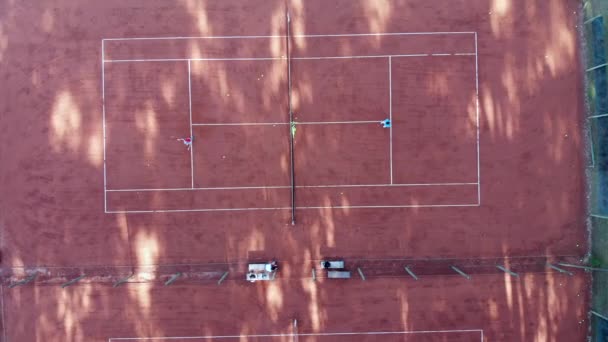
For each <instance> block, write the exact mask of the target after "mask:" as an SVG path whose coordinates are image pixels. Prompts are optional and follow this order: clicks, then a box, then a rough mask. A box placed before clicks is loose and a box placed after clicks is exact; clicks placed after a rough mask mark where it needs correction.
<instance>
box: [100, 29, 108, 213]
mask: <svg viewBox="0 0 608 342" xmlns="http://www.w3.org/2000/svg"><path fill="white" fill-rule="evenodd" d="M104 54H105V49H104V42H103V40H102V41H101V126H102V130H103V211H104V213H107V212H108V196H107V189H108V186H107V184H108V180H107V175H106V174H107V171H106V85H105V64H104V63H103V60H104V57H105V55H104Z"/></svg>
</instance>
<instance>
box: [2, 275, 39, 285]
mask: <svg viewBox="0 0 608 342" xmlns="http://www.w3.org/2000/svg"><path fill="white" fill-rule="evenodd" d="M36 277H38V272H34V274H32V275H30V276H29V277H27V278H25V279H23V280H20V281H18V282H15V283H12V284H10V285H9V286H8V288H9V289H12V288H14V287H17V286H22V285H25V284H29V283H31V282H32V281H34V280H35V279H36Z"/></svg>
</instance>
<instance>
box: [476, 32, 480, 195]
mask: <svg viewBox="0 0 608 342" xmlns="http://www.w3.org/2000/svg"><path fill="white" fill-rule="evenodd" d="M475 104H476V110H477V116H476V120H477V121H476V123H477V203H478V204H479V205H481V170H480V165H479V164H480V158H479V57H478V54H477V32H475Z"/></svg>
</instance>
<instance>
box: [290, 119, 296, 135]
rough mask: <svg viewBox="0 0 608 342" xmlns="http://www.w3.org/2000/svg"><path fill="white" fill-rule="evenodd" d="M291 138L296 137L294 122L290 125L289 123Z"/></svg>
mask: <svg viewBox="0 0 608 342" xmlns="http://www.w3.org/2000/svg"><path fill="white" fill-rule="evenodd" d="M291 136H292V137H294V138H295V137H296V122H295V121H292V123H291Z"/></svg>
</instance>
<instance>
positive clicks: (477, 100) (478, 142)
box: [101, 32, 481, 213]
mask: <svg viewBox="0 0 608 342" xmlns="http://www.w3.org/2000/svg"><path fill="white" fill-rule="evenodd" d="M433 34H437V35H448V34H473V35H474V42H475V52H474V53H470V52H463V53H426V54H402V55H360V56H327V57H295V58H292V59H313V60H314V59H353V58H388V60H389V98H391V100H390V101H391V104H390V106H389V110H390V113H389V114H390V117H391V119H392V89H390V87H391V85H390V83H392V79H391V75H390V74H391V70H390V69H391V68H390V65H391V64H392V58H393V57H422V56H425V57H429V56H475V84H476V130H477V139H476V140H477V141H476V142H477V183H467V184H461V185H475V184H476V185H477V204H457V205H390V206H324V207H323V206H318V207H301V208H300V209H323V208H332V209H334V208H335V209H340V208H344V209H346V208H407V207H444V206H480V205H481V177H480V141H479V135H480V127H479V111H480V108H479V62H478V37H477V32H415V33H414V32H412V33H408V32H401V33H361V34H326V35H293V37H366V36H400V35H433ZM269 37H280V38H285V37H289V36H284V35H277V36H208V37H181V38H177V37H161V38H116V39H114V38H104V39H102V40H101V78H102V117H103V119H102V121H103V125H102V126H103V158H104V165H103V167H104V168H103V176H104V212H105V213H118V212H125V213H127V212H169V211H171V212H173V211H177V212H181V211H228V210H272V209H276V210H278V209H282V208H221V209H187V210H181V209H180V210H163V211H161V210H144V211H111V210H108V204H107V202H108V200H107V193H108V192H115V190H108V189H107V163H106V122H105V120H106V113H105V63H106V62H139V61H141V62H148V61H150V62H151V61H187V62H188V86H189V93H190V95H189V106H190V135H191V136H192V126H194V125H196V126H203V125H205V124H193V123H192V103H191V79H190V78H191V77H190V72H191V70H190V68H191V61H193V60H194V61H196V60H285V59H287V57H270V58H228V59H226V58H219V59H218V58H200V59H197V58H186V59H135V60H106V59H105V41H119V40H149V39H193V38H228V39H232V38H269ZM372 122H374V121H365V122H361V123H372ZM322 123H346V122H309V123H299V124H322ZM261 124H263V125H274V124H280V125H283V124H290V123H270V124H266V123H261ZM297 124H298V123H297ZM391 124H392V122H391ZM390 131H391V132H390V133H391V134H390V136H391V140H390V147H389V150H390V157H391V158H390V177H391V185H396V186H406V184H393V174H392V125H391V128H390ZM190 155H191V178H192V184H191V185H192V189H193V190H194V189H196V188H194V163H193V151H192V149H191V152H190ZM436 185H439V184H436ZM363 186H365V185H363ZM372 186H379V185H372ZM411 186H413V185H411ZM298 187H300V186H298ZM305 187H316V188H323V187H325V188H327V187H353V186H351V185H347V186H332V185H329V186H327V185H325V186H305ZM249 188H250V187H249ZM263 188H268V187H263ZM203 189H205V190H206V188H199V190H203ZM215 189H216V190H219V189H221V188H215ZM223 189H227V188H223ZM127 191H128V190H127ZM139 191H142V190H139ZM148 191H152V190H148Z"/></svg>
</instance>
